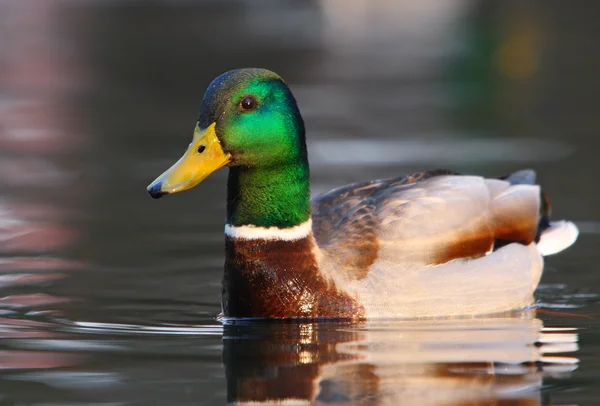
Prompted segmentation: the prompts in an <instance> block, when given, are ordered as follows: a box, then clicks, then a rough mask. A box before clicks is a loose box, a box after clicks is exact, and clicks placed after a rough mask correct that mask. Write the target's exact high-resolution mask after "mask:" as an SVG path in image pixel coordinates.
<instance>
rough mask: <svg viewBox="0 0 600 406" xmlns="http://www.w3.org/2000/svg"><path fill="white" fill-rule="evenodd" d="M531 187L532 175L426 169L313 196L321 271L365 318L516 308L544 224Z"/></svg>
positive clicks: (538, 268) (538, 265)
mask: <svg viewBox="0 0 600 406" xmlns="http://www.w3.org/2000/svg"><path fill="white" fill-rule="evenodd" d="M534 183H535V174H534V173H533V172H532V171H521V172H517V173H515V174H513V175H511V176H509V177H507V178H505V179H504V180H500V179H485V178H482V177H478V176H460V175H456V174H453V173H451V172H448V171H431V172H425V173H419V174H414V175H411V176H408V177H404V178H397V179H388V180H382V181H372V182H366V183H362V184H355V185H349V186H345V187H342V188H339V189H336V190H333V191H331V192H329V193H327V194H325V195H322V196H319V197H317V198H315V199H314V200H313V201H312V209H313V233H314V236H315V240H316V242H317V244H318V246H319V248H320V255H319V268H320V269H321V272H322V273H324V274H325V275H327V276H328V277H330V278H332V279H333V280H334V281H335V283H336V285H338V286H339V287H340V288H342V289H344V290H345V291H347V292H348V293H350V294H351V295H354V296H357V297H358V298H359V300H360V302H361V303H362V304H363V305H364V307H365V311H366V313H367V317H393V316H403V317H413V316H437V315H454V314H457V315H458V314H460V315H465V314H477V313H491V312H498V311H504V310H510V309H515V308H518V307H524V306H526V305H528V304H530V303H531V301H532V294H533V291H534V290H535V288H536V286H537V284H538V282H539V279H540V276H541V273H542V268H543V260H542V256H541V252H540V249H538V246H537V244H536V243H537V242H538V241H539V238H540V235H541V233H542V231H543V229H545V228H547V227H548V226H549V223H548V221H547V217H546V215H547V213H546V204H545V202H544V201H542V195H541V192H540V187H539V186H538V185H535V184H534ZM569 224H570V223H569ZM571 231H572V230H571ZM559 234H560V233H559ZM562 234H564V233H562ZM563 237H564V235H563ZM570 243H572V241H571V242H569V244H568V245H570ZM563 248H564V247H563Z"/></svg>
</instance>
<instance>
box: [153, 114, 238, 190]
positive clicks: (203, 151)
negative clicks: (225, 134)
mask: <svg viewBox="0 0 600 406" xmlns="http://www.w3.org/2000/svg"><path fill="white" fill-rule="evenodd" d="M229 161H231V155H230V154H229V153H225V152H223V148H222V147H221V142H220V141H219V139H218V138H217V134H216V133H215V123H212V124H211V125H210V126H209V127H208V128H207V129H205V130H201V129H200V128H198V126H196V129H195V130H194V139H193V141H192V143H191V144H190V146H189V147H188V149H187V151H185V154H184V155H183V156H182V157H181V158H180V159H179V161H177V162H175V164H174V165H173V166H171V167H170V168H169V169H168V170H167V171H166V172H165V173H163V174H162V175H160V176H159V177H158V178H156V180H154V182H152V183H151V184H150V185H149V186H148V193H150V196H152V197H153V198H154V199H158V198H159V197H162V196H164V195H166V194H170V193H177V192H181V191H183V190H187V189H190V188H192V187H194V186H196V185H197V184H198V183H200V182H202V181H203V180H204V179H205V178H206V177H207V176H208V175H210V174H211V173H213V172H214V171H216V170H217V169H219V168H221V167H223V166H225V165H227V163H228V162H229Z"/></svg>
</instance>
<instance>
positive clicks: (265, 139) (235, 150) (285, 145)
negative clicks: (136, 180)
mask: <svg viewBox="0 0 600 406" xmlns="http://www.w3.org/2000/svg"><path fill="white" fill-rule="evenodd" d="M298 160H306V143H305V139H304V123H303V121H302V117H301V115H300V112H299V110H298V106H297V105H296V100H295V99H294V96H293V95H292V93H291V91H290V89H289V88H288V87H287V85H286V84H285V83H284V82H283V80H282V79H281V77H279V76H278V75H277V74H275V73H273V72H271V71H269V70H266V69H254V68H252V69H250V68H249V69H237V70H232V71H229V72H226V73H224V74H222V75H221V76H219V77H218V78H216V79H215V80H213V81H212V83H211V84H210V85H209V87H208V89H207V90H206V93H205V94H204V98H203V100H202V107H201V109H200V115H199V117H198V122H197V126H196V129H195V133H194V139H193V141H192V143H191V144H190V146H189V147H188V150H187V151H186V154H185V155H184V156H183V157H182V158H181V159H180V160H179V161H178V162H177V163H176V164H175V165H173V167H171V168H170V169H169V170H167V171H166V172H165V173H164V174H163V175H161V176H160V177H158V178H157V179H156V180H155V181H154V182H152V184H150V186H148V191H149V193H150V194H151V195H152V197H161V196H162V195H164V194H168V193H175V192H179V191H182V190H186V189H189V188H191V187H193V186H195V185H197V184H198V183H200V182H201V181H202V180H203V179H204V178H206V177H207V176H208V175H209V174H210V173H211V172H213V171H215V170H217V169H218V168H220V167H222V166H224V165H228V166H242V167H248V168H268V167H276V166H281V165H286V164H289V163H293V162H296V161H298Z"/></svg>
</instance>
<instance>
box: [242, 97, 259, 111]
mask: <svg viewBox="0 0 600 406" xmlns="http://www.w3.org/2000/svg"><path fill="white" fill-rule="evenodd" d="M240 106H241V107H242V109H244V110H246V111H250V110H254V109H255V108H256V99H255V98H254V97H252V96H246V97H244V98H243V99H242V101H241V102H240Z"/></svg>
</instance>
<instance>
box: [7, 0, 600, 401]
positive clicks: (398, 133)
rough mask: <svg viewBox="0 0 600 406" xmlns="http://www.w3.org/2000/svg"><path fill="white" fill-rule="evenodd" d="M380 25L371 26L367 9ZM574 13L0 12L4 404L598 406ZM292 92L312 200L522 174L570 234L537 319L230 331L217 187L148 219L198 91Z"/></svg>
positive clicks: (302, 7) (205, 6) (158, 209)
mask: <svg viewBox="0 0 600 406" xmlns="http://www.w3.org/2000/svg"><path fill="white" fill-rule="evenodd" d="M367 4H368V6H367ZM593 15H594V13H593V12H591V10H590V9H589V7H588V8H581V9H578V8H576V7H566V6H565V5H563V4H562V3H561V2H555V3H548V2H539V4H538V3H536V2H533V3H531V2H529V3H527V4H517V3H514V4H513V3H506V2H499V1H498V2H494V1H492V2H485V3H483V2H481V3H479V2H474V1H455V2H447V1H442V0H437V1H435V0H431V1H425V2H419V4H417V3H415V4H409V2H398V3H396V2H383V1H376V2H368V3H367V2H364V3H363V2H361V1H356V2H345V1H341V0H337V1H335V0H322V1H309V2H293V1H282V2H277V3H275V2H268V1H266V2H256V3H255V4H253V6H252V7H250V6H249V5H247V4H246V3H244V2H241V1H218V2H217V1H206V2H201V3H195V2H189V1H169V2H161V1H153V2H148V3H138V2H130V1H112V2H101V1H98V2H96V1H91V0H89V1H57V0H49V1H41V0H40V1H37V2H36V1H31V2H16V1H14V2H2V3H0V34H1V35H0V47H1V48H2V49H3V51H2V53H1V54H0V173H1V174H2V176H0V186H1V189H0V190H1V192H0V318H1V320H0V337H2V340H0V347H1V348H0V369H1V370H0V387H1V388H2V391H1V392H0V393H1V395H0V405H123V404H147V405H153V404H157V405H159V404H168V405H186V404H207V405H212V404H224V403H227V402H236V401H237V402H244V401H246V402H250V401H265V400H267V399H269V400H271V401H273V402H274V401H276V400H278V399H279V400H281V399H288V403H289V404H291V401H290V400H289V399H290V398H292V399H296V401H299V400H300V399H304V400H306V399H310V400H313V401H314V402H316V403H321V404H323V403H333V404H408V405H417V404H418V405H440V404H444V405H475V404H477V405H538V404H543V405H549V404H552V405H559V404H562V405H566V404H569V405H571V404H579V405H585V404H597V398H598V397H599V396H600V390H599V389H598V385H597V381H598V378H597V370H598V367H600V357H599V356H598V354H599V353H600V335H599V334H598V331H599V330H598V327H599V323H598V317H600V311H599V307H598V303H599V300H598V293H600V281H599V279H598V277H597V273H596V272H595V267H596V262H595V259H596V257H597V255H596V248H595V247H596V245H597V244H598V242H599V241H598V238H599V237H598V235H599V230H600V222H598V214H597V207H599V204H600V193H599V192H598V190H597V188H595V187H594V184H595V183H594V178H593V176H594V174H596V173H598V172H599V170H600V167H599V164H598V160H597V159H596V155H597V151H598V137H597V134H598V133H599V132H600V121H598V119H597V112H596V110H597V108H596V106H597V105H598V102H600V100H598V94H600V93H599V92H598V79H597V72H598V70H599V69H598V68H599V66H598V65H599V63H600V55H599V54H598V52H597V49H596V48H597V46H596V44H595V41H594V38H595V35H597V34H598V33H597V30H598V29H597V28H595V27H597V24H596V23H595V22H596V20H595V18H594V17H593ZM241 66H263V67H268V68H271V69H273V70H275V71H277V72H279V73H280V74H282V75H283V76H284V77H285V78H286V80H287V81H288V83H289V84H290V86H291V88H292V90H293V91H294V94H295V95H296V97H297V99H298V102H299V104H300V107H301V110H302V112H303V115H304V117H305V120H306V123H307V128H308V142H309V149H310V158H311V167H312V179H313V183H312V184H313V193H320V192H324V191H326V190H329V189H331V188H332V187H335V186H338V185H341V184H344V183H348V182H353V181H359V180H365V179H372V178H378V177H386V176H391V175H396V174H401V173H407V172H411V171H414V170H419V169H423V168H432V167H450V168H452V169H455V170H458V171H460V172H465V173H481V174H486V175H490V176H491V175H500V174H504V173H506V172H508V171H511V170H515V169H517V168H521V167H533V168H535V169H536V170H537V171H538V173H539V175H540V179H541V181H542V183H543V184H544V187H545V189H546V191H547V192H548V194H549V195H550V196H551V198H552V201H553V204H554V212H555V217H557V218H561V217H568V218H569V219H572V220H574V221H576V222H577V224H578V225H579V226H580V228H581V230H582V235H581V237H580V240H579V241H578V243H577V244H576V245H575V246H574V247H573V248H571V249H570V250H568V251H566V252H564V253H562V254H561V255H559V256H556V257H551V258H549V259H548V260H547V264H546V269H545V272H544V276H543V279H542V286H541V287H540V289H539V291H538V294H537V299H538V305H539V308H540V309H539V310H537V311H534V310H529V311H526V312H517V313H515V314H511V315H504V316H502V317H496V318H478V319H473V320H467V319H465V320H461V319H458V320H436V321H404V322H390V323H361V324H344V323H320V324H310V323H250V324H232V325H222V324H221V323H220V322H218V321H217V320H216V315H217V314H218V313H219V311H220V305H219V299H220V298H219V295H220V277H221V270H222V263H223V256H222V252H223V247H222V244H223V237H222V227H223V217H224V192H225V172H219V173H217V174H215V175H213V176H211V177H210V178H209V179H207V180H206V181H205V182H204V183H203V184H202V185H200V186H199V187H197V188H196V189H195V190H192V191H190V192H186V193H183V194H180V195H176V196H173V197H171V198H165V199H161V200H160V201H151V200H150V199H149V198H148V196H147V195H146V193H145V186H146V185H147V184H148V183H149V182H150V181H151V180H152V179H153V178H154V177H155V176H156V175H158V174H159V173H161V172H162V171H163V170H164V169H166V168H167V167H168V166H169V165H170V164H171V163H172V162H173V161H174V159H176V158H177V157H178V156H179V155H180V153H181V152H183V149H184V148H185V146H186V145H187V143H188V142H189V140H190V139H191V133H192V129H193V125H194V119H195V117H196V114H197V110H198V108H199V103H200V99H201V96H202V94H203V92H204V89H205V87H206V85H207V84H208V82H209V81H210V80H211V79H212V78H213V77H215V76H216V75H218V74H220V73H221V72H223V71H225V70H227V69H231V68H235V67H241Z"/></svg>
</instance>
